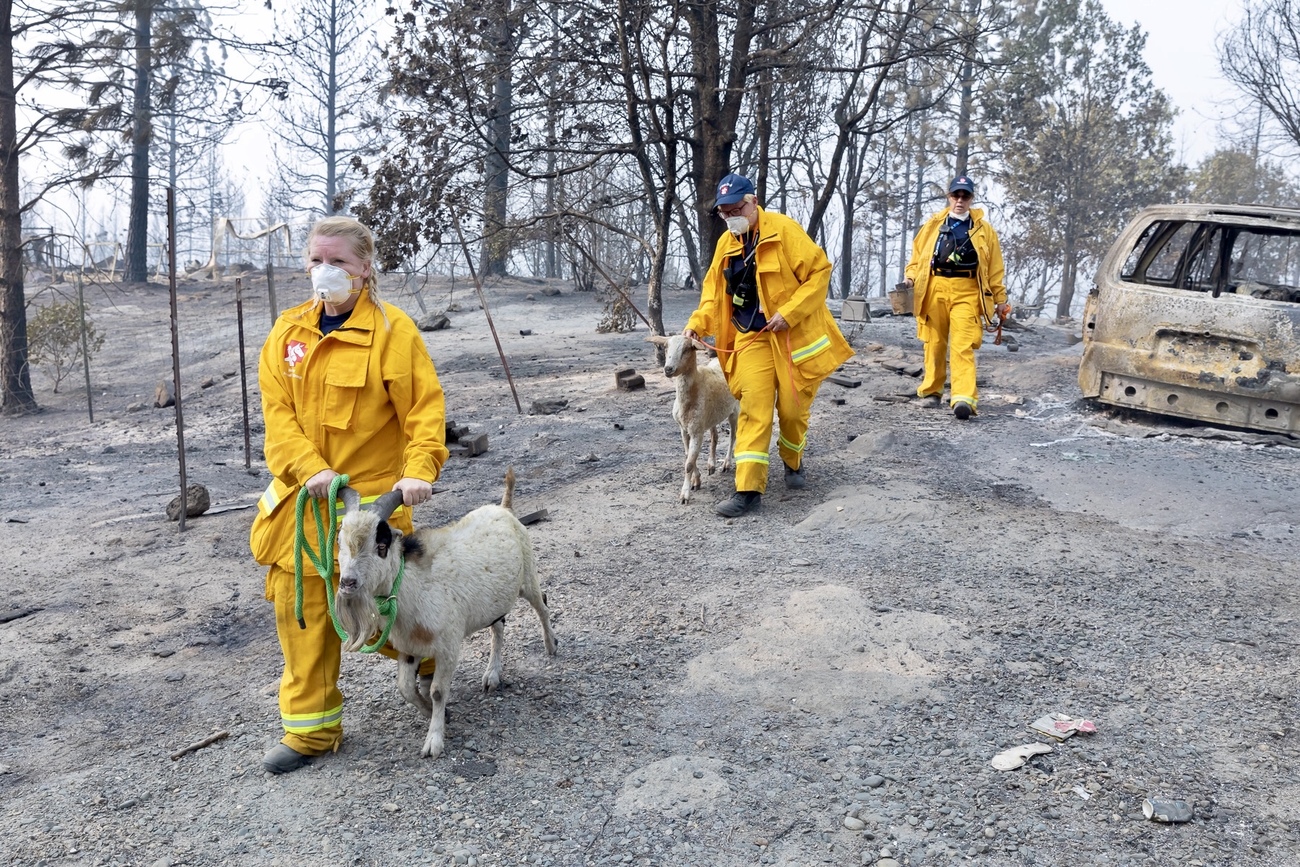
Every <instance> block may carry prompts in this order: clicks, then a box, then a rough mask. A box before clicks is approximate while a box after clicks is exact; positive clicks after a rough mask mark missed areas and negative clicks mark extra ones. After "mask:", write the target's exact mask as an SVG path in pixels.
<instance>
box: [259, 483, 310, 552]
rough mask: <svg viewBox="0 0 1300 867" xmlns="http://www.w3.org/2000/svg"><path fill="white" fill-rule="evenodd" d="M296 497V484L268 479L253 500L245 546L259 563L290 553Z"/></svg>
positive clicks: (291, 550) (291, 549)
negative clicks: (257, 498) (251, 516)
mask: <svg viewBox="0 0 1300 867" xmlns="http://www.w3.org/2000/svg"><path fill="white" fill-rule="evenodd" d="M297 499H298V486H297V485H288V484H285V483H284V482H282V481H280V480H279V479H272V480H271V484H269V485H267V486H266V490H265V491H263V492H262V498H261V499H260V500H258V501H257V515H256V516H255V517H254V518H253V526H252V529H250V530H249V532H248V547H249V549H250V550H251V551H252V552H253V559H254V560H256V561H257V562H258V563H260V564H261V565H263V566H271V565H273V564H275V563H278V562H280V561H282V560H284V559H285V558H286V557H292V556H293V534H294V520H293V510H294V504H295V503H296V502H297Z"/></svg>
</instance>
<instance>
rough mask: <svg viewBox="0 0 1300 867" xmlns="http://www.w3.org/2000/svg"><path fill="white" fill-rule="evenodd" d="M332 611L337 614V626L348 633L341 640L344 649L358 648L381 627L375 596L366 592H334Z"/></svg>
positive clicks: (352, 649)
mask: <svg viewBox="0 0 1300 867" xmlns="http://www.w3.org/2000/svg"><path fill="white" fill-rule="evenodd" d="M334 613H335V614H336V615H338V619H339V626H341V627H343V631H344V632H346V633H347V634H348V638H347V641H345V642H343V649H344V650H346V651H354V650H360V649H361V648H362V647H363V646H364V645H365V643H366V642H367V641H368V640H369V639H370V638H371V636H373V635H375V634H376V633H378V632H379V631H380V629H381V627H382V624H381V623H380V620H381V618H380V616H379V606H378V605H376V604H375V597H374V596H372V595H371V594H369V593H366V592H361V593H354V594H352V595H350V596H344V595H343V594H342V593H336V594H335V595H334Z"/></svg>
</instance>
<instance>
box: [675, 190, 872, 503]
mask: <svg viewBox="0 0 1300 867" xmlns="http://www.w3.org/2000/svg"><path fill="white" fill-rule="evenodd" d="M714 211H715V213H717V215H718V216H719V217H721V218H722V219H724V220H726V221H727V232H726V233H724V234H723V236H722V237H721V238H719V239H718V246H717V248H716V249H715V250H714V253H713V264H712V265H710V266H709V271H708V273H707V274H705V275H704V281H703V283H702V284H701V286H700V304H699V307H698V308H697V309H696V310H695V312H694V313H692V314H691V318H690V320H689V321H688V322H687V323H686V327H685V328H684V329H683V330H682V334H683V335H684V336H686V337H687V338H688V339H691V340H699V339H700V337H701V336H702V335H707V334H712V335H714V337H715V338H716V348H717V350H718V355H719V360H720V361H721V363H722V371H723V373H724V374H725V375H726V377H727V385H728V386H729V387H730V388H731V393H732V394H733V395H735V396H736V398H737V399H738V400H739V401H740V422H739V424H738V425H737V430H734V431H732V445H733V451H734V453H735V457H736V493H735V494H733V495H732V496H731V497H728V498H727V499H725V500H723V501H722V502H720V503H718V504H717V506H716V507H715V511H716V512H717V513H718V514H719V515H721V516H723V517H724V518H736V517H739V516H741V515H743V514H745V513H747V512H751V511H753V510H755V509H757V508H758V507H759V504H760V503H761V501H762V497H763V493H764V492H765V491H766V490H767V468H768V449H769V448H770V447H771V444H772V410H773V407H775V408H776V415H777V418H778V426H779V435H778V437H777V446H778V451H779V453H780V456H781V461H782V463H784V464H785V486H786V487H787V488H790V489H794V490H797V489H799V488H802V487H804V484H805V477H804V461H803V452H804V445H805V443H806V442H807V435H808V417H809V414H810V413H811V411H812V402H813V398H814V397H815V396H816V395H817V389H818V387H819V386H820V385H821V383H822V380H824V379H825V378H826V377H827V376H829V375H830V374H831V373H833V372H834V371H835V368H837V367H839V366H840V365H841V364H843V363H844V362H845V360H847V359H848V358H850V357H851V356H852V355H853V350H852V349H850V348H849V344H848V342H847V341H846V340H845V339H844V336H843V335H842V334H840V329H839V327H838V326H837V325H836V324H835V319H834V317H832V316H831V312H830V310H829V309H828V308H827V307H826V290H827V288H828V287H829V285H830V279H831V263H830V261H829V260H828V259H827V258H826V253H825V251H823V250H822V248H821V247H819V246H817V244H816V243H815V242H814V241H813V239H812V238H810V237H808V233H807V232H805V231H804V230H803V227H802V226H800V225H799V224H798V223H796V222H795V221H794V220H792V219H790V218H789V217H787V216H784V215H783V214H778V213H776V212H774V211H765V210H763V208H762V207H760V206H759V204H758V197H757V195H756V194H755V190H754V185H753V183H751V182H750V180H749V178H747V177H745V176H744V175H737V174H730V175H727V176H726V177H725V178H723V179H722V180H721V181H719V182H718V196H717V199H716V201H715V202H714Z"/></svg>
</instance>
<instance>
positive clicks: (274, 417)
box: [249, 292, 447, 571]
mask: <svg viewBox="0 0 1300 867" xmlns="http://www.w3.org/2000/svg"><path fill="white" fill-rule="evenodd" d="M381 303H382V302H381ZM385 317H387V321H385ZM319 324H320V307H319V306H316V305H314V304H313V303H312V302H310V301H308V302H305V303H303V304H300V305H298V306H297V307H294V308H291V309H289V310H286V311H285V312H284V313H282V314H280V318H279V319H277V320H276V322H275V325H274V326H273V327H272V328H271V333H270V335H269V336H268V337H267V338H266V343H265V344H264V345H263V347H262V356H261V360H260V361H259V363H258V376H257V378H258V384H259V386H260V387H261V391H262V415H263V416H264V417H265V420H266V449H265V452H266V465H267V469H269V470H270V471H271V475H272V476H273V477H274V478H273V480H272V482H271V485H270V486H269V487H268V488H267V489H266V492H265V493H264V494H263V495H262V499H261V501H260V502H259V503H258V513H257V516H256V517H255V518H254V519H253V528H252V532H251V534H250V539H249V541H250V545H251V547H252V551H253V556H254V558H255V559H256V560H257V562H259V563H261V564H262V565H264V566H269V565H271V564H272V563H277V564H279V565H280V566H282V567H284V568H287V569H290V570H292V569H293V548H294V535H295V532H294V511H295V501H296V499H297V496H298V490H299V488H300V487H301V486H302V485H303V484H305V483H306V482H307V480H308V479H310V478H311V477H312V476H314V475H316V474H317V473H319V472H320V471H322V470H327V469H332V470H334V471H335V472H337V473H346V474H347V475H348V476H349V486H350V487H352V488H354V489H356V490H357V492H358V493H360V494H361V496H362V497H363V498H371V497H374V496H377V495H379V494H383V493H385V492H386V491H389V490H391V489H392V487H393V485H394V484H395V483H396V482H397V480H398V479H402V478H414V479H423V480H425V481H429V482H432V481H434V480H436V479H437V478H438V473H439V472H440V471H441V469H442V465H443V463H444V462H445V461H446V460H447V448H446V446H445V445H444V440H445V439H446V415H445V410H444V408H443V395H442V385H441V384H440V383H439V382H438V375H437V373H436V372H435V371H434V368H433V360H432V359H430V358H429V351H428V349H427V348H426V347H425V345H424V340H423V338H422V337H421V336H420V332H419V329H417V328H416V326H415V323H414V322H412V321H411V318H410V317H409V316H407V315H406V314H405V313H403V312H402V311H401V310H399V309H398V308H396V307H394V306H392V305H391V304H383V309H382V310H381V309H380V307H379V305H377V304H376V303H375V302H374V301H373V300H371V297H370V293H369V292H363V293H362V295H361V297H360V298H359V299H358V301H357V305H356V307H354V308H353V310H352V315H351V316H350V317H348V319H347V321H346V322H344V323H343V325H342V327H340V328H338V329H337V330H335V331H333V332H331V333H330V334H329V335H327V336H324V337H322V336H321V332H320V326H319ZM324 505H325V504H324V503H322V504H321V507H322V508H321V513H322V516H325V515H327V514H328V513H327V512H326V510H325V508H324ZM313 515H314V510H313V509H312V507H311V506H310V504H309V505H308V507H307V509H306V510H305V515H304V530H305V532H306V536H307V540H308V542H310V544H311V546H312V548H313V549H315V548H316V547H317V534H316V522H315V520H314V517H313ZM391 522H392V523H393V524H394V526H397V527H399V528H400V529H402V530H403V531H404V532H410V530H411V522H410V515H409V510H408V509H405V508H399V509H398V511H397V512H396V513H394V515H393V517H392V519H391ZM304 564H305V568H306V569H307V570H308V571H314V570H312V568H311V564H310V558H304Z"/></svg>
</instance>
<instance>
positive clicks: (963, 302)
mask: <svg viewBox="0 0 1300 867" xmlns="http://www.w3.org/2000/svg"><path fill="white" fill-rule="evenodd" d="M974 197H975V185H974V184H973V183H972V182H971V179H970V178H969V177H967V176H965V175H961V176H960V177H957V178H955V179H954V180H953V182H952V184H950V185H949V187H948V207H947V209H945V210H943V211H940V212H939V213H937V214H935V215H934V216H933V217H931V218H930V219H929V220H928V221H926V223H925V225H924V226H922V227H921V230H920V231H919V232H917V233H916V240H915V241H913V243H912V258H911V261H909V262H908V263H907V270H906V272H905V273H906V276H907V280H906V282H907V283H908V284H909V285H911V286H912V287H913V298H914V301H913V306H912V309H913V310H914V311H915V312H916V336H917V337H919V338H921V340H923V341H924V342H925V376H924V378H923V379H922V380H921V385H920V386H919V387H918V388H917V390H916V393H917V396H918V397H919V398H920V399H921V401H922V402H923V403H924V404H926V405H928V406H935V407H937V406H939V405H940V403H941V402H942V399H943V386H944V382H945V381H946V380H947V378H948V373H949V371H948V368H949V366H951V368H952V371H951V374H952V390H951V397H950V405H951V407H952V411H953V414H954V415H955V416H956V417H957V418H959V419H962V420H965V419H968V418H970V417H971V416H972V415H975V414H976V408H977V407H978V406H979V390H978V389H977V388H976V386H975V350H976V349H979V347H980V344H981V343H982V342H983V334H984V328H983V326H984V324H985V323H990V324H991V323H993V322H994V321H995V320H994V317H995V316H999V317H1002V318H1004V319H1005V318H1006V317H1007V316H1008V315H1010V313H1011V305H1010V304H1008V303H1007V288H1006V285H1005V284H1004V282H1003V280H1004V277H1005V274H1006V267H1005V266H1004V265H1003V263H1002V246H1001V244H1000V243H999V242H998V233H997V232H995V231H993V227H992V226H991V225H989V222H988V221H987V220H985V219H984V212H983V211H982V210H980V209H978V208H975V209H972V208H971V203H972V202H973V201H974Z"/></svg>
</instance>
